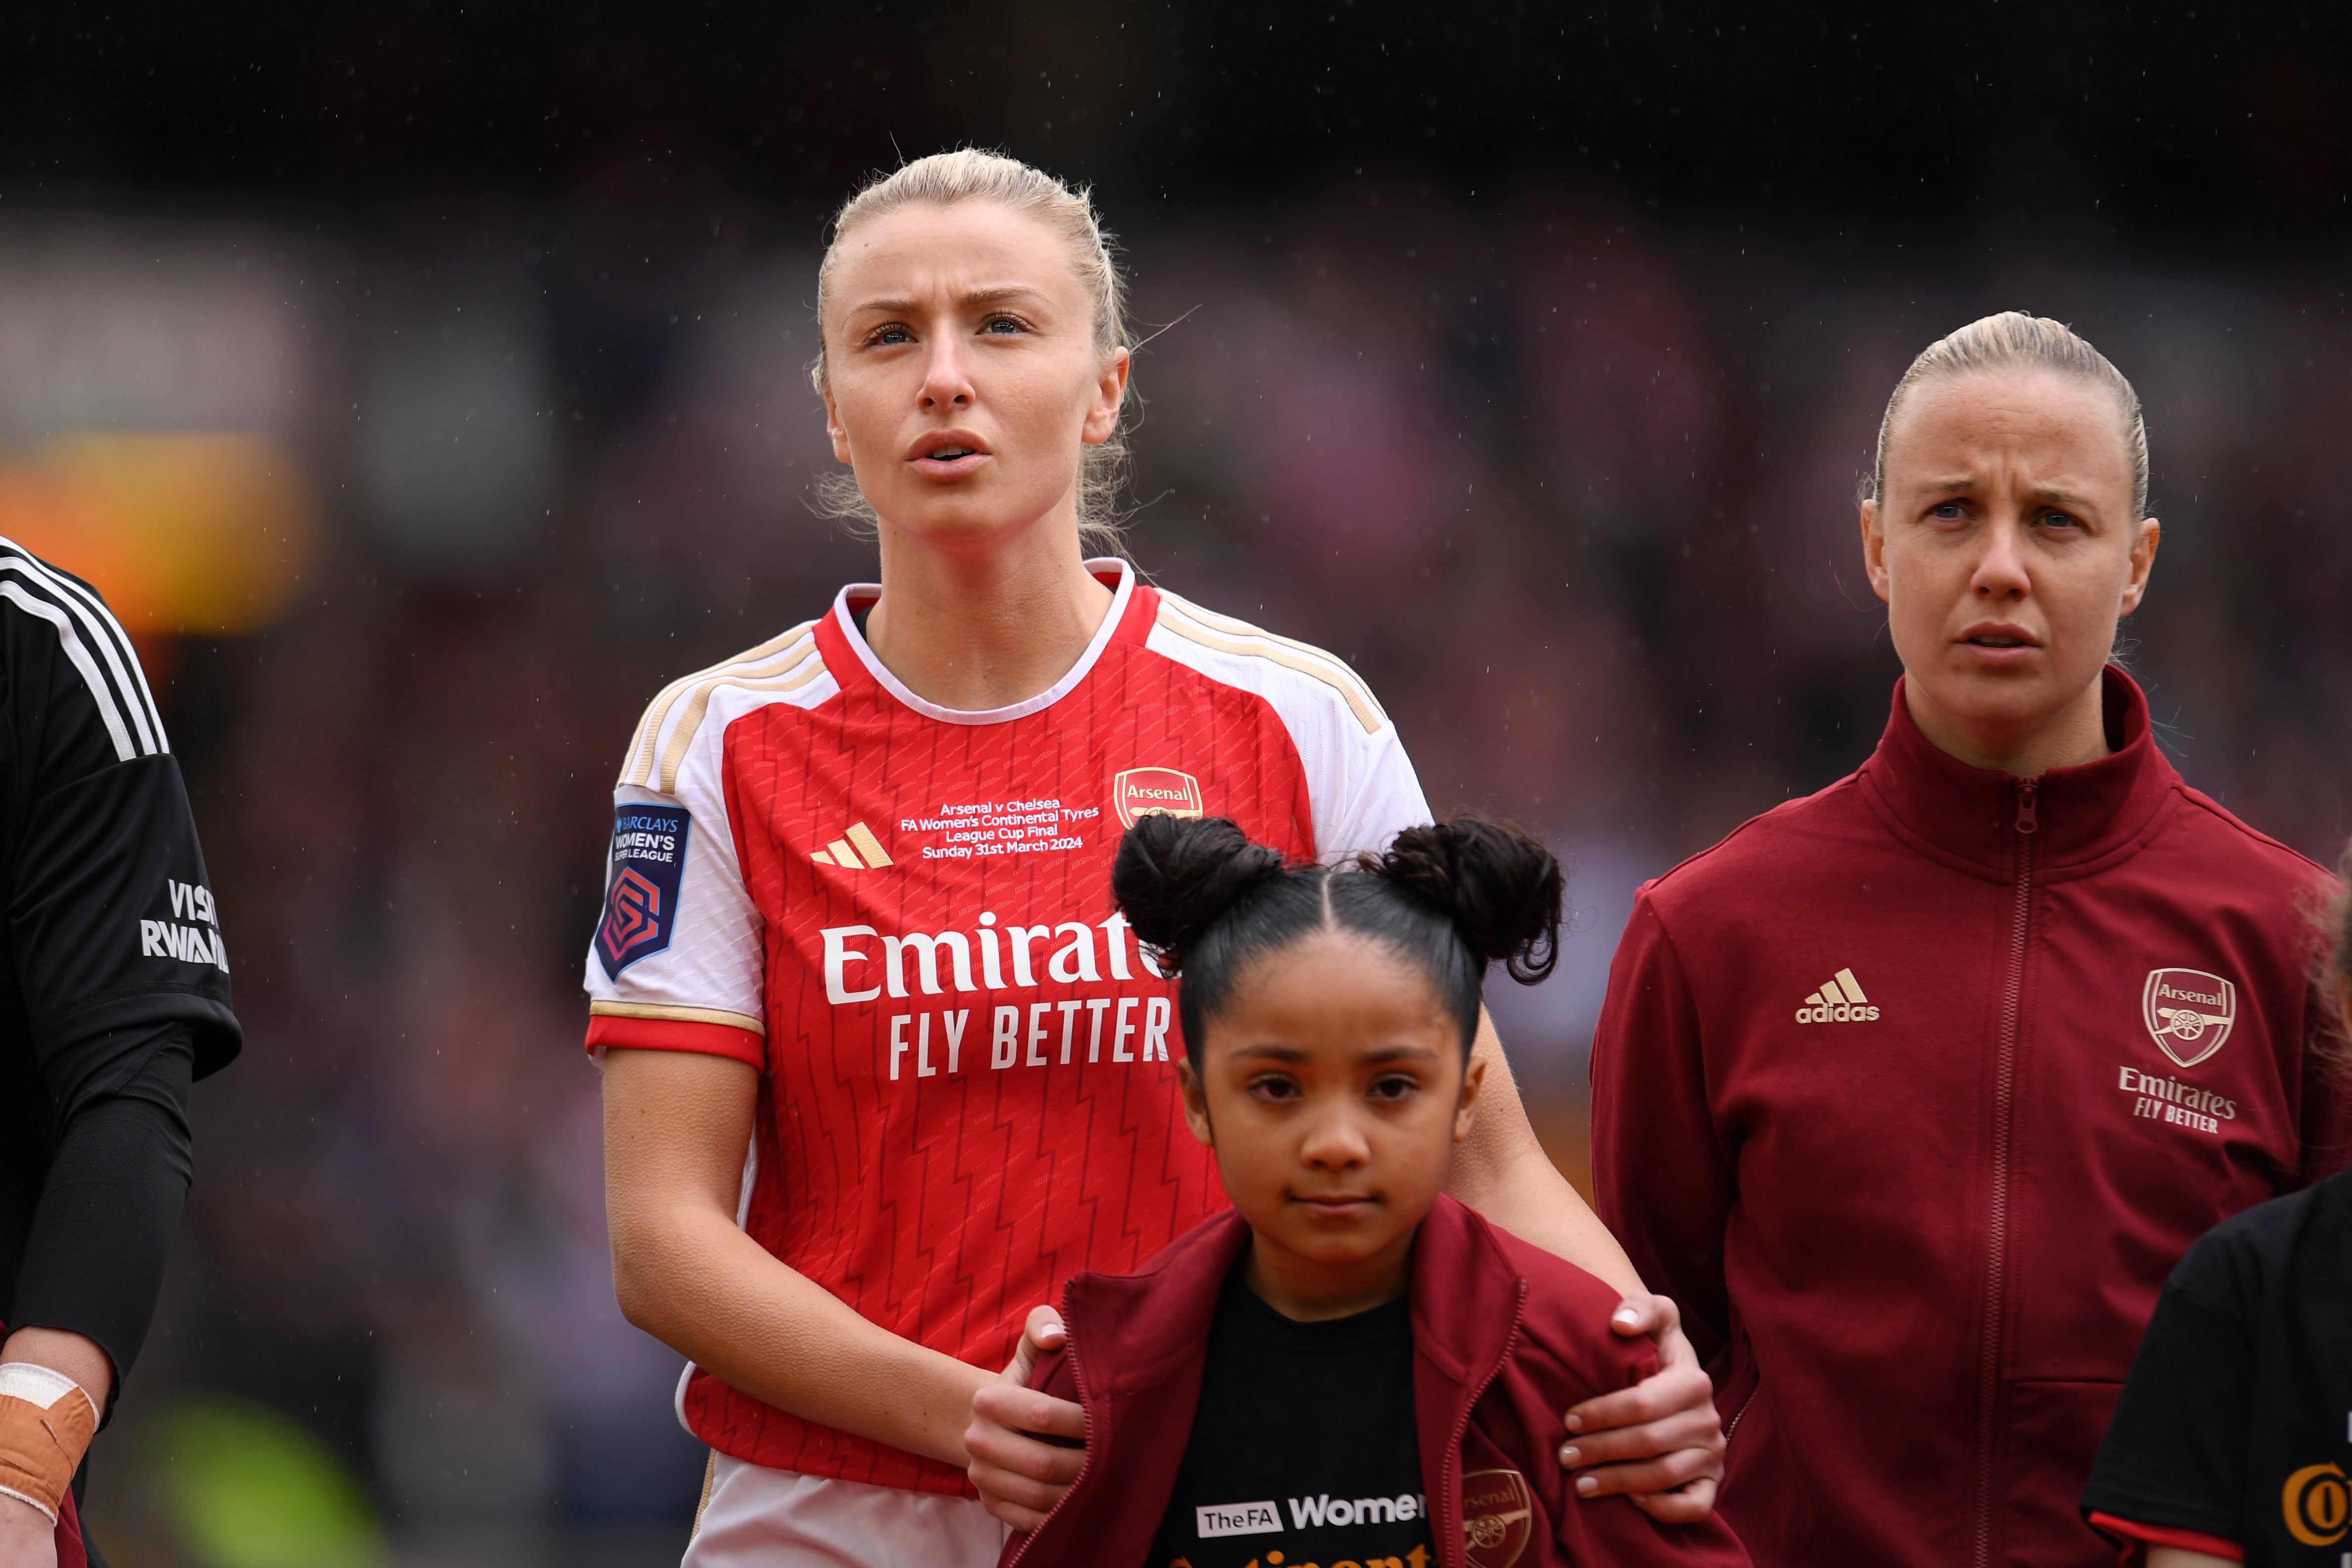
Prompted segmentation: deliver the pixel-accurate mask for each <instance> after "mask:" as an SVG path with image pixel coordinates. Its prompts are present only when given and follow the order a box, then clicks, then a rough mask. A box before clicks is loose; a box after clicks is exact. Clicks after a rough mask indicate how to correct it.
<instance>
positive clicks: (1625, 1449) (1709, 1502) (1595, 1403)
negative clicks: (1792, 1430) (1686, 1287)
mask: <svg viewBox="0 0 2352 1568" xmlns="http://www.w3.org/2000/svg"><path fill="white" fill-rule="evenodd" d="M1609 1326H1610V1327H1611V1328H1612V1329H1613V1330H1614V1331H1617V1332H1618V1333H1621V1334H1626V1335H1633V1334H1647V1335H1648V1336H1650V1337H1651V1338H1652V1339H1654V1340H1655V1341H1656V1342H1657V1344H1658V1370H1657V1371H1656V1372H1654V1373H1651V1374H1650V1375H1649V1376H1648V1377H1645V1378H1643V1380H1642V1381H1641V1382H1640V1383H1637V1384H1634V1385H1633V1387H1631V1388H1627V1389H1622V1390H1620V1391H1618V1392H1617V1393H1615V1394H1601V1395H1599V1396H1598V1397H1595V1398H1592V1399H1588V1400H1586V1401H1585V1402H1584V1403H1583V1404H1581V1405H1576V1406H1574V1407H1573V1408H1571V1409H1570V1410H1569V1411H1568V1413H1567V1415H1566V1416H1565V1417H1564V1419H1565V1422H1566V1425H1567V1426H1568V1432H1569V1436H1568V1441H1567V1442H1565V1443H1563V1444H1561V1445H1560V1450H1559V1463H1560V1468H1562V1469H1566V1470H1581V1471H1583V1472H1584V1473H1583V1474H1581V1475H1580V1476H1578V1477H1577V1478H1576V1494H1577V1496H1579V1497H1610V1496H1613V1495H1617V1494H1621V1493H1622V1494H1625V1495H1628V1496H1631V1497H1632V1499H1633V1503H1634V1506H1636V1507H1638V1508H1639V1509H1641V1510H1642V1511H1643V1512H1644V1513H1646V1514H1648V1515H1649V1516H1650V1517H1651V1518H1653V1519H1654V1520H1657V1521H1660V1522H1661V1523H1664V1524H1696V1522H1698V1521H1700V1520H1703V1519H1705V1518H1706V1516H1707V1515H1708V1513H1709V1512H1711V1511H1713V1510H1714V1508H1715V1491H1716V1485H1717V1482H1719V1481H1720V1480H1722V1479H1723V1447H1724V1439H1723V1420H1722V1417H1721V1416H1720V1415H1717V1412H1716V1408H1715V1385H1714V1384H1713V1383H1712V1382H1711V1381H1709V1379H1708V1377H1707V1375H1706V1369H1705V1368H1703V1367H1701V1366H1700V1365H1699V1363H1698V1352H1696V1351H1694V1350H1693V1349H1691V1342H1690V1341H1689V1340H1688V1339H1686V1338H1685V1337H1684V1335H1683V1328H1682V1314H1681V1312H1680V1311H1678V1310H1676V1309H1675V1304H1674V1302H1673V1301H1671V1300H1668V1299H1667V1298H1665V1297H1664V1296H1654V1295H1651V1294H1648V1293H1646V1292H1637V1293H1635V1294H1633V1295H1631V1296H1628V1297H1626V1298H1625V1300H1623V1301H1622V1303H1620V1304H1619V1306H1618V1308H1617V1310H1616V1311H1614V1312H1612V1313H1611V1314H1610V1318H1609Z"/></svg>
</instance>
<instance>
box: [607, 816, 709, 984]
mask: <svg viewBox="0 0 2352 1568" xmlns="http://www.w3.org/2000/svg"><path fill="white" fill-rule="evenodd" d="M693 826H694V818H693V817H692V816H689V815H688V812H687V810H686V808H685V807H684V806H678V805H623V806H618V807H615V808H614V812H613V868H612V872H611V874H610V876H609V878H608V879H607V881H606V883H605V887H604V919H603V920H601V921H598V922H597V924H596V956H597V958H598V959H600V960H602V961H603V963H604V973H605V974H607V975H608V976H610V977H611V978H613V979H614V980H618V979H619V978H620V977H621V971H623V970H624V969H626V968H627V967H629V965H631V964H632V963H635V962H636V961H637V960H639V959H641V958H650V957H652V956H653V955H654V954H655V953H656V952H661V951H662V950H663V949H665V948H667V946H669V939H670V937H671V935H672V933H674V932H675V931H677V900H678V889H679V888H680V886H681V885H682V884H683V883H684V882H685V880H686V837H687V834H688V832H689V831H691V830H692V828H693Z"/></svg>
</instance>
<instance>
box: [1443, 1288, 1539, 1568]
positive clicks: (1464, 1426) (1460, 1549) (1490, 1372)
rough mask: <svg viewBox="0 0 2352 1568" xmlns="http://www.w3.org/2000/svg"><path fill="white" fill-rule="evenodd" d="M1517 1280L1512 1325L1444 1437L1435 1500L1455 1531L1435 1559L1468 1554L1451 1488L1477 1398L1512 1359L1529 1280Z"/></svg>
mask: <svg viewBox="0 0 2352 1568" xmlns="http://www.w3.org/2000/svg"><path fill="white" fill-rule="evenodd" d="M1518 1284H1519V1289H1518V1294H1517V1296H1516V1297H1515V1298H1514V1299H1513V1300H1512V1302H1511V1329H1510V1331H1509V1332H1508V1333H1507V1334H1505V1335H1504V1336H1503V1348H1502V1350H1501V1352H1499V1353H1498V1354H1496V1357H1495V1364H1494V1365H1493V1366H1490V1367H1488V1368H1487V1369H1486V1376H1484V1377H1482V1378H1480V1379H1479V1380H1478V1386H1476V1387H1475V1388H1473V1389H1472V1390H1471V1391H1470V1397H1469V1398H1467V1399H1465V1400H1464V1401H1463V1402H1462V1414H1461V1415H1457V1416H1455V1417H1454V1435H1453V1436H1450V1437H1448V1438H1447V1439H1446V1440H1445V1464H1444V1468H1441V1469H1440V1470H1439V1471H1438V1472H1437V1485H1438V1488H1439V1490H1438V1494H1437V1500H1438V1506H1439V1507H1441V1508H1443V1509H1444V1510H1446V1512H1445V1517H1446V1518H1447V1519H1448V1520H1450V1521H1451V1522H1452V1523H1453V1526H1454V1533H1453V1534H1452V1536H1450V1537H1441V1539H1440V1540H1438V1541H1437V1542H1435V1544H1436V1547H1437V1560H1438V1562H1440V1563H1459V1562H1461V1561H1462V1560H1463V1558H1464V1557H1465V1556H1466V1555H1467V1548H1466V1546H1465V1539H1466V1538H1465V1535H1464V1532H1463V1524H1462V1507H1461V1505H1460V1504H1459V1503H1457V1502H1454V1501H1453V1497H1454V1488H1455V1487H1457V1486H1460V1485H1461V1484H1462V1477H1461V1474H1460V1471H1461V1468H1462V1436H1463V1434H1464V1433H1465V1432H1467V1431H1469V1430H1470V1415H1471V1413H1472V1412H1473V1411H1475V1410H1476V1409H1477V1408H1478V1402H1479V1401H1480V1400H1482V1399H1484V1398H1486V1390H1488V1389H1489V1388H1492V1387H1493V1386H1494V1385H1495V1380H1496V1378H1498V1377H1500V1376H1502V1375H1503V1363H1505V1362H1507V1361H1509V1360H1510V1359H1511V1347H1512V1346H1513V1345H1515V1344H1517V1343H1518V1341H1519V1320H1520V1319H1521V1318H1523V1317H1525V1316H1526V1315H1527V1310H1528V1282H1527V1281H1526V1280H1524V1279H1522V1280H1520V1281H1519V1282H1518ZM1449 1546H1450V1548H1451V1550H1449Z"/></svg>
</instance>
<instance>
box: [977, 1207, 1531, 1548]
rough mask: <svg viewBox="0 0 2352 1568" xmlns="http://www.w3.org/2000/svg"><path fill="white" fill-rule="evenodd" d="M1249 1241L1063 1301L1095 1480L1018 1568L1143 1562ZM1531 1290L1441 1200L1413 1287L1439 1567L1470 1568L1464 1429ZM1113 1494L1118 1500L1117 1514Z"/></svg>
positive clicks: (1472, 1221)
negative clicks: (1078, 1547) (1035, 1563)
mask: <svg viewBox="0 0 2352 1568" xmlns="http://www.w3.org/2000/svg"><path fill="white" fill-rule="evenodd" d="M1249 1235H1250V1231H1249V1225H1248V1222H1246V1221H1245V1220H1244V1219H1243V1218H1242V1216H1241V1215H1239V1214H1237V1213H1235V1212H1234V1211H1232V1210H1230V1209H1229V1210H1227V1211H1226V1212H1225V1213H1223V1214H1222V1215H1218V1216H1216V1217H1215V1218H1213V1219H1211V1220H1207V1221H1204V1222H1203V1223H1202V1224H1201V1225H1199V1226H1195V1227H1193V1229H1192V1230H1191V1231H1189V1232H1188V1233H1186V1234H1185V1235H1184V1236H1182V1237H1179V1238H1178V1239H1177V1240H1176V1241H1175V1242H1173V1243H1171V1245H1170V1246H1169V1247H1167V1248H1166V1249H1165V1250H1163V1251H1162V1252H1160V1254H1159V1255H1158V1256H1157V1257H1155V1258H1152V1260H1151V1261H1150V1263H1148V1264H1146V1265H1145V1266H1144V1267H1143V1268H1141V1269H1140V1270H1139V1271H1137V1272H1136V1273H1134V1274H1127V1275H1104V1274H1081V1275H1079V1276H1078V1277H1077V1278H1076V1279H1073V1280H1071V1281H1070V1283H1069V1284H1068V1285H1067V1286H1066V1287H1065V1288H1064V1290H1063V1293H1062V1315H1063V1320H1064V1321H1066V1322H1067V1323H1068V1324H1069V1328H1070V1345H1071V1355H1072V1358H1073V1363H1072V1364H1073V1371H1074V1372H1075V1373H1076V1380H1077V1384H1078V1393H1079V1397H1080V1399H1081V1400H1082V1401H1083V1403H1084V1405H1085V1408H1086V1412H1087V1471H1086V1472H1085V1473H1084V1474H1082V1475H1081V1477H1080V1479H1079V1481H1078V1485H1077V1488H1076V1489H1075V1490H1074V1491H1073V1492H1072V1493H1071V1495H1070V1496H1069V1497H1068V1498H1067V1499H1066V1500H1065V1501H1064V1502H1063V1504H1062V1505H1061V1506H1060V1507H1059V1508H1057V1509H1056V1510H1055V1513H1054V1515H1053V1517H1051V1518H1049V1519H1048V1520H1047V1521H1046V1522H1045V1525H1044V1526H1043V1527H1041V1529H1040V1530H1039V1531H1038V1533H1037V1535H1035V1536H1033V1537H1031V1538H1030V1541H1029V1542H1025V1543H1024V1545H1023V1546H1022V1547H1021V1548H1020V1549H1019V1550H1018V1551H1017V1552H1015V1553H1014V1560H1015V1561H1018V1560H1020V1559H1022V1558H1025V1557H1026V1556H1027V1555H1029V1552H1030V1549H1031V1547H1032V1546H1035V1545H1040V1543H1042V1542H1045V1540H1046V1539H1047V1537H1048V1536H1051V1537H1052V1538H1053V1540H1054V1545H1053V1549H1052V1550H1048V1551H1046V1552H1045V1559H1046V1560H1048V1561H1055V1562H1059V1561H1063V1560H1064V1556H1065V1554H1066V1553H1067V1552H1069V1551H1070V1550H1072V1549H1071V1548H1068V1547H1066V1546H1064V1545H1063V1543H1064V1542H1068V1541H1071V1540H1073V1539H1074V1538H1083V1539H1085V1540H1087V1542H1088V1543H1089V1544H1088V1549H1087V1559H1088V1560H1099V1561H1119V1560H1132V1559H1134V1558H1136V1557H1138V1556H1139V1555H1140V1554H1141V1553H1142V1552H1143V1550H1144V1549H1145V1547H1147V1546H1148V1545H1149V1544H1150V1539H1151V1535H1152V1532H1153V1531H1155V1530H1157V1529H1158V1527H1159V1521H1160V1514H1161V1513H1163V1512H1164V1511H1165V1510H1166V1509H1167V1505H1168V1498H1169V1494H1170V1493H1171V1491H1172V1490H1173V1489H1174V1487H1175V1484H1176V1476H1177V1472H1178V1470H1179V1469H1180V1468H1181V1465H1182V1462H1183V1457H1184V1449H1185V1447H1186V1445H1187V1444H1188V1443H1189V1441H1190V1440H1191V1434H1192V1418H1193V1415H1194V1414H1195V1413H1196V1412H1197V1411H1198V1409H1199V1405H1200V1397H1201V1381H1202V1373H1204V1372H1205V1371H1206V1368H1207V1363H1208V1345H1209V1326H1210V1324H1211V1323H1212V1322H1213V1321H1214V1320H1215V1317H1216V1310H1217V1296H1218V1292H1219V1291H1220V1290H1221V1289H1223V1286H1224V1281H1225V1278H1226V1276H1227V1275H1228V1274H1229V1273H1230V1272H1231V1271H1232V1269H1233V1266H1234V1260H1235V1259H1236V1258H1239V1257H1240V1256H1241V1250H1242V1248H1243V1247H1244V1246H1246V1245H1247V1244H1248V1241H1249ZM1526 1290H1527V1286H1526V1282H1525V1280H1523V1279H1521V1278H1520V1277H1519V1273H1518V1270H1517V1268H1514V1267H1513V1266H1512V1263H1511V1261H1510V1259H1509V1258H1508V1257H1507V1256H1506V1255H1505V1253H1504V1251H1503V1249H1502V1247H1501V1245H1500V1243H1498V1242H1497V1241H1496V1238H1495V1235H1494V1232H1493V1231H1492V1230H1491V1229H1490V1228H1489V1227H1488V1226H1487V1225H1486V1221H1484V1220H1482V1219H1480V1218H1478V1217H1477V1216H1476V1215H1474V1214H1472V1213H1471V1212H1470V1211H1469V1210H1468V1209H1466V1208H1465V1207H1463V1206H1462V1205H1460V1204H1458V1203H1456V1202H1455V1201H1454V1199H1452V1198H1450V1197H1445V1196H1442V1195H1441V1196H1440V1197H1439V1198H1438V1200H1437V1204H1436V1206H1435V1207H1433V1209H1431V1210H1430V1212H1429V1215H1428V1216H1427V1217H1426V1218H1424V1219H1423V1221H1422V1223H1421V1228H1420V1230H1419V1232H1418V1233H1417V1234H1416V1235H1415V1237H1414V1238H1413V1250H1412V1278H1411V1280H1410V1282H1409V1284H1408V1285H1407V1288H1406V1293H1407V1296H1408V1298H1409V1300H1411V1302H1412V1307H1411V1316H1412V1335H1413V1377H1412V1385H1413V1406H1414V1417H1415V1419H1414V1425H1415V1427H1416V1429H1417V1432H1418V1436H1419V1437H1420V1441H1421V1468H1422V1478H1423V1488H1424V1489H1425V1493H1426V1495H1427V1497H1428V1498H1429V1500H1430V1504H1431V1507H1432V1510H1433V1515H1434V1517H1433V1519H1432V1520H1431V1525H1432V1527H1433V1534H1434V1536H1435V1538H1436V1541H1437V1547H1438V1552H1437V1560H1438V1562H1439V1563H1441V1564H1445V1565H1454V1564H1458V1563H1460V1562H1461V1561H1462V1557H1461V1553H1462V1544H1461V1543H1462V1541H1463V1532H1462V1503H1461V1498H1460V1496H1459V1492H1460V1489H1461V1483H1462V1473H1461V1471H1462V1466H1461V1439H1462V1433H1463V1429H1464V1427H1465V1426H1466V1425H1467V1424H1468V1421H1469V1417H1470V1410H1471V1406H1472V1405H1473V1404H1474V1403H1475V1401H1476V1399H1477V1397H1478V1395H1479V1394H1481V1393H1482V1392H1484V1390H1485V1389H1486V1385H1487V1384H1488V1383H1490V1382H1491V1381H1492V1380H1493V1378H1494V1376H1495V1374H1496V1373H1497V1372H1498V1371H1499V1370H1500V1368H1501V1366H1502V1363H1503V1358H1504V1356H1505V1355H1506V1354H1507V1353H1508V1352H1509V1350H1510V1346H1511V1341H1512V1338H1513V1336H1514V1335H1515V1334H1516V1333H1517V1328H1518V1315H1519V1310H1520V1309H1521V1307H1522V1306H1523V1304H1524V1300H1525V1296H1526ZM1506 1304H1507V1305H1508V1310H1505V1308H1506ZM1105 1489H1111V1490H1112V1491H1113V1492H1115V1494H1116V1506H1115V1507H1110V1508H1108V1510H1107V1509H1106V1504H1107V1503H1108V1502H1109V1501H1110V1500H1108V1499H1107V1498H1106V1497H1105V1496H1104V1491H1105ZM1089 1492H1091V1493H1092V1494H1093V1495H1092V1496H1082V1495H1081V1494H1084V1493H1089ZM1130 1538H1131V1539H1130Z"/></svg>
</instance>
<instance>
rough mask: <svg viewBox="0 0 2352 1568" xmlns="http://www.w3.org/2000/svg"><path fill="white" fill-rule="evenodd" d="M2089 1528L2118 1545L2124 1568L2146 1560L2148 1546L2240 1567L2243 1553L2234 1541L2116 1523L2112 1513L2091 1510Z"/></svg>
mask: <svg viewBox="0 0 2352 1568" xmlns="http://www.w3.org/2000/svg"><path fill="white" fill-rule="evenodd" d="M2091 1527H2092V1528H2093V1529H2095V1530H2097V1531H2102V1532H2104V1533H2105V1534H2106V1535H2107V1536H2108V1537H2109V1538H2110V1539H2116V1540H2118V1542H2119V1544H2120V1545H2121V1547H2122V1549H2123V1551H2122V1562H2123V1563H2124V1565H2125V1568H2131V1564H2133V1563H2144V1562H2146V1561H2147V1549H2148V1548H2149V1547H2151V1546H2177V1547H2179V1549H2180V1550H2181V1551H2183V1552H2203V1553H2205V1554H2206V1555H2207V1556H2208V1557H2220V1558H2222V1559H2225V1560H2226V1561H2228V1562H2231V1563H2243V1562H2244V1561H2245V1560H2246V1549H2245V1548H2244V1547H2242V1546H2241V1545H2239V1544H2238V1543H2237V1542H2234V1541H2224V1540H2222V1539H2221V1537H2220V1536H2218V1535H2205V1534H2201V1533H2200V1532H2199V1531H2194V1530H2176V1529H2174V1528H2173V1527H2172V1526H2170V1525H2167V1524H2141V1523H2139V1522H2138V1521H2136V1520H2129V1519H2117V1518H2116V1516H2115V1515H2114V1514H2111V1513H2100V1512H2098V1511H2096V1510H2094V1511H2093V1512H2092V1514H2091Z"/></svg>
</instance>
